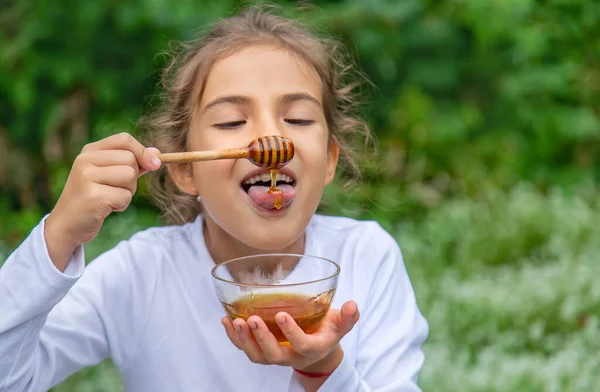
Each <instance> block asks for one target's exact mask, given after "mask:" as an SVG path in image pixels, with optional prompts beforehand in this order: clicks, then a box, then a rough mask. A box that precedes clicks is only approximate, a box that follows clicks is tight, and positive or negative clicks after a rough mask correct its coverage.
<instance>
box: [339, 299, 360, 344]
mask: <svg viewBox="0 0 600 392" xmlns="http://www.w3.org/2000/svg"><path fill="white" fill-rule="evenodd" d="M359 319H360V312H359V311H358V305H357V304H356V302H354V301H347V302H345V303H344V305H342V309H341V311H340V321H339V324H338V328H339V331H340V338H342V337H343V336H344V335H346V334H347V333H348V332H350V331H351V330H352V328H354V326H355V325H356V323H357V322H358V320H359Z"/></svg>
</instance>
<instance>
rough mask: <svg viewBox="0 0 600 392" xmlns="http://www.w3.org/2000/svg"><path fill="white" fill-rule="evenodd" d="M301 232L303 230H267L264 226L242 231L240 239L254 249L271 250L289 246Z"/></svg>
mask: <svg viewBox="0 0 600 392" xmlns="http://www.w3.org/2000/svg"><path fill="white" fill-rule="evenodd" d="M303 233H304V231H301V232H300V233H297V232H293V233H292V231H291V230H273V229H271V230H269V228H267V227H265V228H264V229H262V230H260V229H259V230H253V231H251V232H246V233H244V235H242V236H241V238H240V240H242V242H244V243H246V245H248V246H250V247H252V248H254V249H258V250H261V251H269V252H273V251H279V250H282V249H284V248H287V247H289V246H291V245H292V244H293V243H294V242H295V241H296V240H298V238H300V236H301V235H302V234H303ZM286 253H289V252H286Z"/></svg>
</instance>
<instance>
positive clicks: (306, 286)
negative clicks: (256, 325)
mask: <svg viewBox="0 0 600 392" xmlns="http://www.w3.org/2000/svg"><path fill="white" fill-rule="evenodd" d="M211 273H212V276H213V279H212V280H213V283H214V286H215V289H216V293H217V297H218V298H219V300H220V301H221V304H222V305H223V307H224V308H225V311H226V312H227V314H228V315H229V317H230V318H231V319H232V320H235V319H236V318H241V319H244V320H248V318H249V317H250V316H252V315H257V316H259V317H260V318H262V319H263V321H264V322H265V324H266V325H267V327H268V328H269V330H270V331H271V333H273V335H275V337H276V338H277V341H278V342H279V343H280V344H282V345H288V346H289V343H288V342H287V338H286V337H285V335H283V333H282V332H281V330H280V329H279V327H278V325H277V323H276V322H275V315H276V314H277V313H278V312H287V313H288V314H289V315H290V316H291V317H292V318H293V319H294V320H295V321H296V324H298V326H299V327H300V328H301V329H302V330H303V331H304V332H305V333H307V334H310V333H313V332H315V331H316V330H317V329H318V328H319V326H320V324H321V321H323V319H324V318H325V315H326V314H327V312H328V311H329V308H330V306H331V301H332V299H333V297H334V294H335V291H336V288H337V283H338V276H339V273H340V266H339V265H338V264H337V263H335V262H333V261H331V260H328V259H326V258H323V257H318V256H309V255H296V254H264V255H254V256H245V257H240V258H236V259H232V260H229V261H226V262H224V263H221V264H218V265H216V266H215V267H213V269H212V271H211Z"/></svg>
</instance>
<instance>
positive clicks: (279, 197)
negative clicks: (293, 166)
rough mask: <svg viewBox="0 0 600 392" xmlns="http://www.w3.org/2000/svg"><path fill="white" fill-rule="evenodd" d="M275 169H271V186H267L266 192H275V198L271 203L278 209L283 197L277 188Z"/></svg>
mask: <svg viewBox="0 0 600 392" xmlns="http://www.w3.org/2000/svg"><path fill="white" fill-rule="evenodd" d="M277 172H278V170H277V169H271V186H270V187H269V190H268V193H274V194H275V200H274V203H273V205H274V206H275V208H277V209H280V208H281V206H282V204H283V203H282V198H283V192H282V191H281V190H280V189H277V188H276V186H277Z"/></svg>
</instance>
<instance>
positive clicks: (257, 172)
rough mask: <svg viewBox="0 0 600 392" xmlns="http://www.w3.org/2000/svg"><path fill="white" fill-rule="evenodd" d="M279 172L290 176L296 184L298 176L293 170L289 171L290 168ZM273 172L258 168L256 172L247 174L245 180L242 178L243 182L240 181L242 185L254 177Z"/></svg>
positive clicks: (283, 168) (284, 168)
mask: <svg viewBox="0 0 600 392" xmlns="http://www.w3.org/2000/svg"><path fill="white" fill-rule="evenodd" d="M277 171H278V172H279V174H284V175H286V176H289V177H291V178H292V180H293V181H294V182H296V174H295V173H294V171H293V170H291V169H289V168H288V167H285V166H284V167H282V168H281V169H277ZM270 173H271V170H270V169H268V168H257V169H255V170H252V171H251V172H249V173H248V174H246V176H244V178H242V181H240V183H243V182H244V181H246V180H249V179H250V178H252V177H254V176H259V175H263V174H270Z"/></svg>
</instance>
